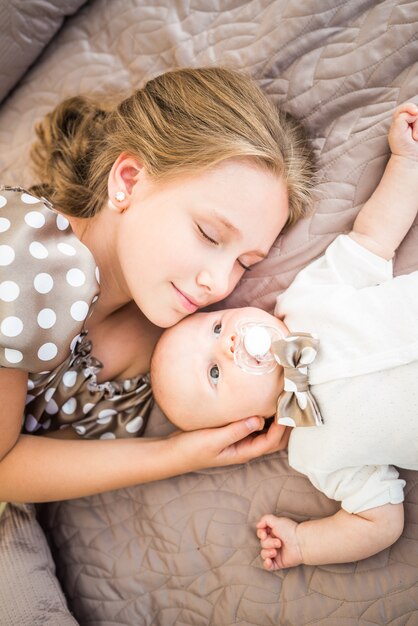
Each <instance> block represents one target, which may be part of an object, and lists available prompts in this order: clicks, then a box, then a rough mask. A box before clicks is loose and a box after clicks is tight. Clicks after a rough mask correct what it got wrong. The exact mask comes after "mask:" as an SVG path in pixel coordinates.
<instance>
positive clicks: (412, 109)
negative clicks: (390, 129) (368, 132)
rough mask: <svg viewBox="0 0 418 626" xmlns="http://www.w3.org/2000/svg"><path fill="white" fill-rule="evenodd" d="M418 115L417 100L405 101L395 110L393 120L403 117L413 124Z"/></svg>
mask: <svg viewBox="0 0 418 626" xmlns="http://www.w3.org/2000/svg"><path fill="white" fill-rule="evenodd" d="M417 115H418V105H416V104H415V102H404V103H403V104H400V105H399V106H398V107H396V109H395V110H394V112H393V116H392V117H393V120H394V121H396V119H398V118H401V119H402V118H403V119H406V120H407V121H408V123H409V124H411V123H412V122H413V121H414V119H416V117H417Z"/></svg>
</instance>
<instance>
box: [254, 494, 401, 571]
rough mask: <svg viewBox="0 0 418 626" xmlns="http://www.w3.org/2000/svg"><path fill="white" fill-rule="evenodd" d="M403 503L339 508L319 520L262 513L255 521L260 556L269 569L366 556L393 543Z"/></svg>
mask: <svg viewBox="0 0 418 626" xmlns="http://www.w3.org/2000/svg"><path fill="white" fill-rule="evenodd" d="M403 520H404V512H403V505H402V504H385V505H383V506H379V507H376V508H373V509H368V510H367V511H362V512H361V513H358V514H354V513H347V512H346V511H344V509H340V510H339V511H338V512H337V513H336V514H335V515H332V516H331V517H325V518H323V519H319V520H311V521H308V522H302V523H300V524H298V523H297V522H295V521H293V520H290V519H288V518H285V517H276V516H275V515H265V516H264V517H262V518H261V520H260V521H259V522H258V524H257V537H258V538H259V539H260V544H261V558H262V559H263V561H264V567H265V568H266V569H269V570H276V569H282V568H287V567H294V566H296V565H300V564H301V563H305V564H306V565H325V564H327V563H349V562H351V561H358V560H361V559H365V558H367V557H369V556H372V555H373V554H376V553H377V552H380V551H381V550H384V549H385V548H387V547H388V546H390V545H392V544H393V543H394V542H395V541H396V540H397V539H398V538H399V537H400V535H401V533H402V530H403Z"/></svg>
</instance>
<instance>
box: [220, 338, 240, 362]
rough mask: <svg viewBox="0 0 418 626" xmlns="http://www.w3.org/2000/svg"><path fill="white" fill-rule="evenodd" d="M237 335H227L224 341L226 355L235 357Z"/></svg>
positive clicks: (223, 347) (223, 346)
mask: <svg viewBox="0 0 418 626" xmlns="http://www.w3.org/2000/svg"><path fill="white" fill-rule="evenodd" d="M236 342H237V337H236V335H227V336H226V337H225V340H224V341H223V345H222V349H223V352H224V353H225V354H226V356H228V357H231V358H233V357H234V352H235V348H236Z"/></svg>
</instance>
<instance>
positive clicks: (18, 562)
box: [0, 504, 78, 626]
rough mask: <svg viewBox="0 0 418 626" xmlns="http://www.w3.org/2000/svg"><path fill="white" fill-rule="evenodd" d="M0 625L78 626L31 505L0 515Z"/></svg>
mask: <svg viewBox="0 0 418 626" xmlns="http://www.w3.org/2000/svg"><path fill="white" fill-rule="evenodd" d="M0 624H7V625H8V626H38V625H39V626H41V625H42V626H48V625H49V626H57V625H58V624H59V626H77V624H78V622H77V621H76V620H75V619H74V617H73V616H72V615H71V613H70V611H69V610H68V607H67V603H66V600H65V597H64V594H63V592H62V590H61V587H60V584H59V582H58V579H57V578H56V576H55V566H54V562H53V560H52V556H51V552H50V550H49V547H48V544H47V541H46V538H45V535H44V533H43V531H42V529H41V527H40V526H39V524H38V521H37V519H36V515H35V507H34V505H33V504H8V505H7V506H6V508H5V510H4V511H3V512H0Z"/></svg>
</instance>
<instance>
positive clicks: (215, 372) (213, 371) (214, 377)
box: [209, 365, 219, 385]
mask: <svg viewBox="0 0 418 626" xmlns="http://www.w3.org/2000/svg"><path fill="white" fill-rule="evenodd" d="M209 378H210V380H211V382H212V383H213V384H214V385H217V384H218V381H219V367H218V366H217V365H212V367H211V368H210V370H209Z"/></svg>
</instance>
